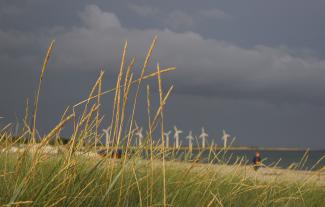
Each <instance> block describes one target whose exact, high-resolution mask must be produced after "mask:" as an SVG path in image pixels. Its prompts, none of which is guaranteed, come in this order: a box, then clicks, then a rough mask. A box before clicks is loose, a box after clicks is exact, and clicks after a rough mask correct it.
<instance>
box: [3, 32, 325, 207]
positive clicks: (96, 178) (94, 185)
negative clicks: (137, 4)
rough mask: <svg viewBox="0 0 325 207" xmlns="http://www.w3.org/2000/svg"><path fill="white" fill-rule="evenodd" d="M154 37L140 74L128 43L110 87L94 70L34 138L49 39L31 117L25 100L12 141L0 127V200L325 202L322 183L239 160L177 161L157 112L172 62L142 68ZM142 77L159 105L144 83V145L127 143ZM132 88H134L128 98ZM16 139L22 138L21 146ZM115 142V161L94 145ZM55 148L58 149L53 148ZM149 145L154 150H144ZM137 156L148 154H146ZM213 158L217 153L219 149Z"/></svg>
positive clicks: (102, 203) (156, 203) (122, 203)
mask: <svg viewBox="0 0 325 207" xmlns="http://www.w3.org/2000/svg"><path fill="white" fill-rule="evenodd" d="M155 42H156V37H155V38H154V39H153V41H152V44H151V45H150V47H149V49H148V53H147V55H146V56H145V58H144V63H143V64H142V68H141V72H140V77H139V78H135V77H134V73H133V67H134V64H135V60H136V59H135V57H133V58H132V59H131V61H129V62H130V64H129V65H128V66H126V63H127V62H128V61H127V60H126V56H127V46H128V44H127V42H126V43H125V45H124V50H123V53H122V57H121V66H120V69H119V73H118V75H117V81H116V86H115V88H113V89H110V90H103V89H102V82H103V76H104V72H103V71H102V72H100V73H99V76H98V79H97V80H96V81H95V83H94V85H93V87H92V89H91V90H90V93H89V96H88V97H87V98H86V99H85V100H82V101H80V102H79V103H76V104H75V105H73V106H71V107H68V108H67V110H66V111H64V112H63V115H62V116H61V121H60V122H59V123H58V124H57V125H56V126H54V127H53V129H52V130H51V131H50V132H49V133H47V134H45V135H43V136H38V133H37V129H36V127H37V119H36V115H37V110H38V100H39V98H41V93H40V92H41V85H42V84H46V83H42V79H43V76H44V75H46V66H47V63H48V58H49V56H50V53H51V51H52V50H53V48H54V42H52V43H51V45H50V47H49V50H48V53H47V55H46V58H45V61H44V65H43V67H42V70H41V71H42V72H41V77H40V80H39V87H38V88H37V93H36V95H35V103H34V108H33V116H32V117H29V111H30V109H29V106H26V115H25V118H24V120H23V125H24V127H23V129H22V130H21V131H22V132H21V134H19V135H15V136H16V138H15V139H10V138H12V137H13V136H14V135H13V132H12V131H13V130H12V128H13V126H12V124H10V123H9V124H8V125H6V126H4V127H3V128H2V129H0V148H1V151H0V185H1V188H0V205H3V206H234V207H235V206H238V207H239V206H240V207H242V206H315V207H316V206H317V207H318V206H325V189H324V186H321V185H317V184H315V183H313V182H290V181H285V180H277V179H274V180H268V181H264V180H260V179H254V178H252V177H249V176H246V173H245V174H243V173H242V171H240V170H238V169H239V168H238V167H240V166H241V165H242V163H239V164H238V165H233V166H229V167H228V171H227V173H225V172H224V171H221V170H220V168H215V167H214V165H212V164H206V165H201V164H198V163H196V162H185V161H184V162H179V161H177V157H173V153H170V152H168V149H166V148H165V140H164V139H165V138H164V136H163V132H164V115H163V112H164V108H165V105H166V102H167V99H168V97H169V95H170V94H171V91H172V89H173V87H172V86H171V87H168V88H167V87H165V86H164V85H163V81H162V80H163V78H162V76H163V74H164V73H166V72H170V71H172V70H174V69H175V68H173V67H172V68H165V69H161V68H160V66H159V64H157V67H156V71H154V72H148V70H147V68H148V65H149V62H150V57H151V53H152V50H153V48H154V46H155ZM49 51H50V52H49ZM148 78H156V79H157V88H158V95H159V97H158V99H159V105H158V106H153V105H152V104H151V103H152V101H151V98H152V97H153V95H152V94H151V87H152V86H150V85H147V87H146V89H147V90H146V93H147V94H146V95H147V109H148V111H147V112H148V113H147V114H146V115H143V116H147V117H148V130H147V133H146V136H145V140H144V143H143V146H138V147H136V148H132V143H133V142H132V140H133V139H134V132H135V130H136V127H137V126H136V117H135V111H136V108H137V102H138V101H137V99H138V97H139V95H140V93H141V92H142V91H141V88H142V87H141V86H142V85H143V83H144V80H145V79H148ZM132 87H135V93H134V94H133V95H132V96H131V94H132V93H130V90H131V88H132ZM166 88H167V89H166ZM108 93H112V94H114V101H113V103H112V105H111V107H112V117H110V119H111V122H110V123H109V126H110V127H111V131H110V136H109V137H108V138H107V139H108V142H107V143H101V142H100V140H102V139H101V138H102V136H103V134H102V133H100V130H99V129H100V128H102V127H103V126H104V127H106V126H107V124H106V125H105V124H103V123H102V120H103V116H102V115H101V113H100V110H101V107H102V105H101V96H103V95H105V94H108ZM127 108H131V110H127ZM127 112H129V113H127ZM29 120H32V123H30V121H29ZM67 123H72V125H73V130H72V133H71V134H70V136H69V143H68V144H67V145H64V146H63V145H60V144H59V143H56V144H57V145H55V146H53V147H51V148H50V149H49V150H48V148H49V146H48V144H49V143H50V142H53V140H54V142H55V140H57V139H58V138H59V137H60V133H61V131H62V130H63V129H64V127H65V126H66V124H67ZM157 133H158V134H160V135H158V136H157ZM154 136H156V139H155V140H157V139H159V142H158V143H157V142H156V144H155V143H154ZM22 140H23V141H24V142H27V144H24V145H22V146H21V145H19V144H18V143H21V142H22ZM121 148H122V149H123V155H122V158H121V159H112V158H111V157H110V156H107V157H99V156H97V155H96V151H97V150H98V149H106V150H107V152H112V151H116V150H117V149H121ZM13 149H15V150H13ZM53 149H55V150H56V151H55V152H53V151H51V150H53ZM131 149H132V153H131ZM148 151H151V152H154V153H146V152H148ZM143 154H146V157H145V159H144V158H143ZM130 155H132V156H130ZM211 156H215V158H218V157H217V156H219V155H218V154H216V155H215V154H214V155H211ZM166 157H168V161H167V160H166ZM218 159H219V158H218ZM212 160H213V158H212Z"/></svg>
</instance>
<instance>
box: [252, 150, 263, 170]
mask: <svg viewBox="0 0 325 207" xmlns="http://www.w3.org/2000/svg"><path fill="white" fill-rule="evenodd" d="M253 164H254V170H255V171H257V170H258V169H259V168H260V167H261V166H262V165H261V164H262V163H261V154H260V152H258V151H256V152H255V156H254V158H253Z"/></svg>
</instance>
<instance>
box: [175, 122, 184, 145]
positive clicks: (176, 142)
mask: <svg viewBox="0 0 325 207" xmlns="http://www.w3.org/2000/svg"><path fill="white" fill-rule="evenodd" d="M174 131H175V133H174V139H175V147H176V148H178V147H179V135H180V134H181V133H183V131H182V130H179V129H177V127H176V126H174Z"/></svg>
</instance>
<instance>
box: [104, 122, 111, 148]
mask: <svg viewBox="0 0 325 207" xmlns="http://www.w3.org/2000/svg"><path fill="white" fill-rule="evenodd" d="M111 129H112V127H111V126H108V127H107V129H103V132H104V134H105V143H106V147H108V146H109V142H110V137H111V131H112V130H111Z"/></svg>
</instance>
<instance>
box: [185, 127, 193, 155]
mask: <svg viewBox="0 0 325 207" xmlns="http://www.w3.org/2000/svg"><path fill="white" fill-rule="evenodd" d="M186 139H188V147H189V149H190V150H191V151H192V149H193V140H194V137H193V135H192V131H189V133H188V135H187V137H186Z"/></svg>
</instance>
